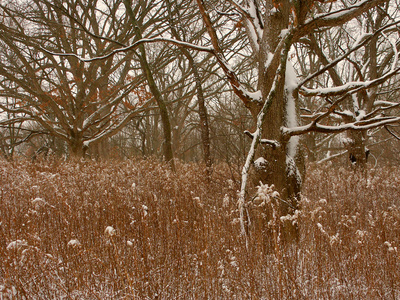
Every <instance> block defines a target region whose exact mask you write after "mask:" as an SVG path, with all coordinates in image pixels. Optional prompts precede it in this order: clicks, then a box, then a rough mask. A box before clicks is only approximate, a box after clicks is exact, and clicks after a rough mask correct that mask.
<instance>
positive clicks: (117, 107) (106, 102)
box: [0, 1, 147, 156]
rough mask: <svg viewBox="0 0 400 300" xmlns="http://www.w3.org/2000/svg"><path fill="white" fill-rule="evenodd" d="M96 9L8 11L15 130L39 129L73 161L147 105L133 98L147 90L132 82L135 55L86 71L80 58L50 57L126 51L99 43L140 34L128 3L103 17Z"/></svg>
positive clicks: (39, 6)
mask: <svg viewBox="0 0 400 300" xmlns="http://www.w3.org/2000/svg"><path fill="white" fill-rule="evenodd" d="M96 5H98V3H97V2H96V3H94V2H93V3H92V4H89V5H84V4H83V3H81V4H79V3H75V2H74V1H67V2H65V1H64V2H63V3H61V2H59V1H29V2H24V3H20V4H19V3H18V2H17V3H15V4H12V5H11V4H8V5H6V6H4V5H2V6H0V9H1V15H2V19H3V20H2V22H1V25H0V31H1V34H0V36H1V37H0V42H1V46H2V47H1V48H2V49H1V55H2V59H1V62H0V88H1V90H0V96H1V97H3V98H2V102H1V103H0V108H1V109H2V110H4V111H7V112H9V113H12V114H13V115H14V116H15V117H14V118H12V119H9V120H8V122H9V123H11V122H14V121H15V122H20V120H21V119H23V120H25V121H29V122H35V123H37V124H39V125H40V126H41V128H42V133H44V134H48V135H52V136H55V137H57V138H59V139H62V140H64V141H66V142H67V143H68V145H69V148H70V152H71V154H72V155H73V156H82V155H83V154H84V152H85V151H86V149H87V148H89V145H92V144H98V143H100V142H101V141H103V140H106V139H107V138H108V137H110V136H111V135H113V134H115V133H116V132H118V130H120V129H121V128H122V127H123V126H124V125H125V124H126V123H127V122H128V121H129V120H130V119H131V118H132V116H134V115H135V114H136V113H137V110H138V108H139V106H143V105H147V103H146V104H145V103H138V99H134V98H133V97H128V94H129V93H130V92H131V91H132V89H133V88H135V87H136V86H137V85H138V84H139V83H140V81H139V80H132V79H130V78H129V70H130V64H131V55H132V54H129V55H127V56H125V57H119V58H118V59H117V58H111V57H110V58H109V59H105V60H98V61H93V62H91V63H89V64H86V65H85V64H84V63H83V62H82V61H80V60H79V59H78V58H77V57H75V56H73V55H70V56H67V57H55V56H53V55H51V54H50V52H68V53H71V54H76V55H80V56H86V55H89V56H99V55H102V54H104V53H108V52H110V51H112V50H113V49H114V48H115V47H120V46H119V45H116V44H115V43H112V44H111V43H109V42H108V41H107V40H104V39H103V40H100V39H96V38H94V37H93V36H95V35H102V36H103V35H104V36H106V37H107V36H109V37H112V38H113V39H116V40H118V39H120V40H122V41H123V40H124V39H126V38H128V37H129V36H130V35H132V34H133V32H132V31H130V30H129V27H130V26H127V24H126V23H125V21H124V18H123V17H121V12H120V6H121V3H120V1H110V3H108V2H103V6H102V7H103V10H100V9H99V8H98V7H97V6H96ZM105 20H106V21H105ZM107 20H111V21H112V24H113V26H107V25H106V22H109V21H107ZM84 26H85V27H88V28H90V29H91V31H92V32H93V33H92V36H90V37H89V36H88V34H87V33H86V32H85V31H84V30H82V27H84ZM129 79H130V80H129ZM7 99H8V100H10V99H13V102H12V103H13V104H14V105H10V103H11V102H7ZM127 102H129V103H130V106H129V107H130V109H126V105H124V104H126V103H127ZM25 123H26V122H25ZM26 124H27V123H26ZM25 129H26V130H28V129H29V128H25Z"/></svg>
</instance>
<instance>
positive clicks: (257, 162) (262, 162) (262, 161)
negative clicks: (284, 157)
mask: <svg viewBox="0 0 400 300" xmlns="http://www.w3.org/2000/svg"><path fill="white" fill-rule="evenodd" d="M266 164H267V161H266V160H265V158H264V157H259V158H257V159H256V160H255V161H254V166H255V167H256V168H257V169H262V168H263V167H264V166H265V165H266Z"/></svg>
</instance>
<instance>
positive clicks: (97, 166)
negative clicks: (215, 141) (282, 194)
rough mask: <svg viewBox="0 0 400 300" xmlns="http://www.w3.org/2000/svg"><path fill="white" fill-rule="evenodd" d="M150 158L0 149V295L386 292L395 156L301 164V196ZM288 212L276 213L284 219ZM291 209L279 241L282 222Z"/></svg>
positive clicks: (395, 267) (396, 291) (397, 294)
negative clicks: (291, 236)
mask: <svg viewBox="0 0 400 300" xmlns="http://www.w3.org/2000/svg"><path fill="white" fill-rule="evenodd" d="M204 174H205V170H204V169H203V167H201V166H199V165H197V164H178V165H177V172H176V173H171V172H170V171H169V170H168V168H167V167H166V166H165V165H163V164H160V163H158V162H155V161H153V160H137V161H123V162H117V161H113V162H93V161H85V162H79V163H72V162H59V161H55V160H54V161H47V162H36V163H32V162H18V161H16V162H6V161H2V162H1V163H0V299H393V300H394V299H399V298H400V170H399V168H389V167H387V168H382V169H379V170H370V171H369V172H368V173H367V174H361V173H357V172H354V171H352V170H349V169H344V168H334V167H333V166H326V167H318V168H317V167H312V166H310V167H309V168H308V174H307V181H306V182H305V183H304V196H303V199H302V200H301V210H299V211H297V212H296V214H295V216H294V217H293V218H290V217H282V216H278V215H276V214H275V215H274V214H273V213H272V215H273V217H272V218H270V219H269V220H265V218H263V216H265V215H266V214H269V215H271V211H272V212H273V211H274V210H275V208H276V207H275V206H277V205H278V204H277V203H275V202H274V201H272V200H271V197H269V195H270V194H271V191H269V190H268V189H267V188H266V187H262V188H260V189H259V191H258V196H257V197H256V198H255V199H254V201H253V202H252V203H251V204H250V205H249V207H248V212H249V218H250V222H251V224H250V226H249V246H248V247H247V248H246V243H245V239H244V237H243V236H240V228H239V223H238V219H237V218H238V212H237V209H236V200H237V189H238V179H239V178H238V177H237V175H235V174H232V173H231V172H230V170H229V168H227V167H226V166H218V167H215V170H214V173H213V178H212V180H211V181H210V182H208V181H207V180H206V177H205V175H204ZM288 219H289V220H288ZM283 222H296V223H297V225H298V229H299V237H298V239H297V241H296V240H292V241H290V242H285V241H284V239H283V238H282V231H281V223H283Z"/></svg>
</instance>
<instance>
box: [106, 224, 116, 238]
mask: <svg viewBox="0 0 400 300" xmlns="http://www.w3.org/2000/svg"><path fill="white" fill-rule="evenodd" d="M104 233H105V235H107V236H110V237H111V236H114V235H115V234H116V231H115V229H114V227H112V226H107V228H106V230H104Z"/></svg>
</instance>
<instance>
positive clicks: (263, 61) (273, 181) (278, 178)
mask: <svg viewBox="0 0 400 300" xmlns="http://www.w3.org/2000/svg"><path fill="white" fill-rule="evenodd" d="M287 2H288V1H282V2H281V3H280V4H279V7H280V10H279V11H277V12H276V13H275V14H272V15H267V16H266V18H265V27H264V36H263V43H262V44H261V47H260V53H259V82H258V86H259V89H260V90H261V93H262V97H263V101H264V102H265V101H267V97H268V96H269V95H270V93H271V90H272V89H274V91H273V93H274V95H273V98H272V101H271V105H270V107H269V109H268V111H267V112H266V117H265V122H264V123H263V125H262V136H261V138H262V139H267V140H275V141H277V142H278V143H279V145H278V146H271V145H263V144H261V145H260V146H259V147H258V149H257V152H256V155H255V163H254V168H253V170H254V171H253V172H252V173H251V179H252V182H253V183H254V184H256V185H258V184H259V183H263V184H268V185H274V187H275V190H276V191H277V192H279V195H280V197H279V198H280V199H282V200H284V201H278V203H277V205H278V206H279V210H280V214H281V215H287V214H289V213H292V212H293V211H294V210H295V209H297V208H298V200H299V194H300V189H301V181H302V178H301V177H302V175H301V173H302V172H301V171H300V170H302V169H303V168H302V166H303V165H304V164H303V158H302V155H301V153H300V152H299V151H298V149H297V145H296V143H297V141H298V139H297V138H295V137H294V138H293V137H292V138H291V139H292V140H288V139H287V137H285V136H284V135H283V134H282V127H283V126H288V127H291V126H296V125H297V124H294V123H295V122H296V121H297V120H298V118H297V114H298V101H297V99H298V98H297V95H296V94H293V91H292V90H291V89H290V87H289V86H288V84H289V82H288V80H290V78H288V79H287V78H286V76H287V74H288V71H291V70H286V69H287V68H292V66H291V65H290V62H288V61H287V59H286V57H285V59H284V60H280V61H278V62H277V64H276V66H272V67H269V68H268V72H267V70H266V68H265V66H266V65H267V62H268V60H269V59H270V57H271V53H274V52H276V51H277V50H276V48H277V46H278V42H279V40H280V36H279V34H278V33H280V32H282V30H285V29H287V27H288V24H289V13H290V6H289V4H288V3H287ZM267 3H268V4H267V5H269V8H272V7H273V6H274V5H276V1H267ZM278 51H279V50H278ZM279 63H280V64H281V66H280V68H281V70H282V71H281V75H283V76H278V77H277V78H278V79H277V81H276V77H275V75H276V74H275V72H277V70H278V68H279V65H278V64H279ZM271 72H273V73H272V74H271ZM274 78H275V82H274ZM249 109H250V111H251V114H252V115H253V117H254V118H255V119H256V118H257V115H258V113H259V108H257V107H250V108H249ZM267 215H268V214H267ZM265 221H267V222H268V221H269V220H265ZM263 223H264V222H261V224H262V225H261V226H265V224H263ZM283 232H284V235H285V236H286V237H296V236H297V229H296V227H295V226H292V225H291V223H290V224H287V225H285V228H284V230H283Z"/></svg>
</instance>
